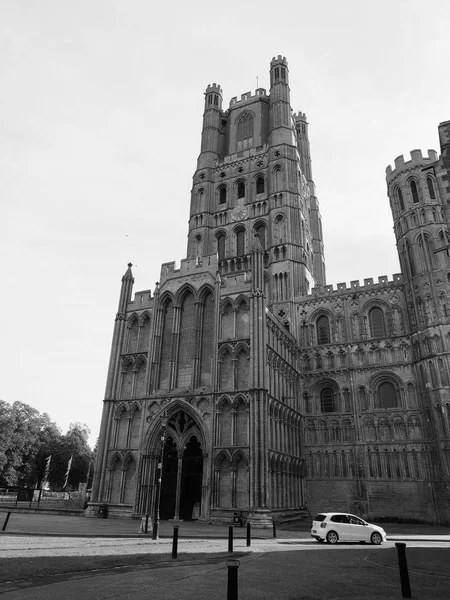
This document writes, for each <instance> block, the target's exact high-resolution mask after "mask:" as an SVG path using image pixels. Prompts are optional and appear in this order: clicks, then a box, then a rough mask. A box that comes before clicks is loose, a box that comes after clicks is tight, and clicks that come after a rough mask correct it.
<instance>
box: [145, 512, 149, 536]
mask: <svg viewBox="0 0 450 600" xmlns="http://www.w3.org/2000/svg"><path fill="white" fill-rule="evenodd" d="M149 518H150V515H149V514H148V513H147V514H146V515H145V527H144V533H148V520H149Z"/></svg>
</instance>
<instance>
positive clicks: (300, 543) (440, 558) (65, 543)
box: [0, 536, 450, 600]
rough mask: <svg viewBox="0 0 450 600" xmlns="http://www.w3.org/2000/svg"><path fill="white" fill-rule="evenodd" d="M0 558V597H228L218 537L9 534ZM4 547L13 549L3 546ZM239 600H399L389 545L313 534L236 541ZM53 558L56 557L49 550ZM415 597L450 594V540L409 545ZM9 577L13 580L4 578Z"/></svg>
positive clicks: (143, 599) (7, 599)
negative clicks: (325, 540)
mask: <svg viewBox="0 0 450 600" xmlns="http://www.w3.org/2000/svg"><path fill="white" fill-rule="evenodd" d="M2 542H3V543H2V547H1V549H0V550H1V552H0V555H1V556H2V558H0V597H1V600H48V599H59V598H64V599H65V600H66V599H67V600H72V599H75V598H76V599H77V600H79V598H83V599H84V600H110V599H118V600H128V599H132V600H152V599H158V600H175V599H181V600H194V599H195V600H202V599H208V600H209V599H214V600H221V599H222V598H223V599H224V600H225V598H226V597H227V565H226V560H227V558H229V557H230V555H228V554H227V552H224V551H223V548H222V542H219V541H218V540H205V541H201V540H190V541H187V540H186V541H183V543H182V544H180V548H179V557H178V559H177V560H172V559H171V556H170V552H171V543H170V541H169V540H161V541H159V542H157V543H155V542H153V544H151V543H149V542H147V541H146V540H139V539H131V540H130V539H128V540H127V539H120V540H117V539H116V540H114V539H108V540H105V539H97V540H94V539H90V540H86V539H82V538H70V539H68V538H48V537H47V538H40V537H33V538H31V537H25V536H8V537H3V538H2ZM6 542H7V543H8V548H5V547H4V543H6ZM235 550H236V552H235V553H234V554H233V556H232V557H233V558H235V557H237V558H239V560H240V567H239V570H238V575H239V600H264V599H271V600H312V599H314V600H319V599H320V600H337V599H339V600H340V599H346V600H347V599H353V598H356V599H359V598H365V599H367V600H375V599H376V600H378V599H384V600H386V599H391V598H392V599H394V598H395V599H397V598H398V599H401V597H402V596H401V588H400V578H399V572H398V563H397V551H396V549H395V547H394V543H393V542H387V543H386V544H383V545H382V546H378V547H372V546H369V545H359V544H342V545H338V546H328V545H323V544H317V543H315V542H313V541H309V540H283V541H280V540H278V542H277V541H275V540H257V541H255V542H254V543H252V546H251V548H250V549H248V548H246V547H245V542H242V543H240V544H239V545H238V546H235ZM49 554H50V555H51V556H49ZM407 559H408V567H409V574H410V581H411V589H412V595H413V598H414V599H415V600H417V599H419V600H420V599H423V600H425V599H427V600H430V599H432V600H441V599H445V600H448V598H449V597H450V593H449V590H450V571H449V569H448V565H449V564H450V545H449V543H448V542H447V543H444V542H437V541H434V542H430V541H423V542H420V541H415V542H412V541H411V542H410V543H408V544H407ZM8 582H9V583H8Z"/></svg>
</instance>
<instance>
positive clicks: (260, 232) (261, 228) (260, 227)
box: [255, 223, 266, 250]
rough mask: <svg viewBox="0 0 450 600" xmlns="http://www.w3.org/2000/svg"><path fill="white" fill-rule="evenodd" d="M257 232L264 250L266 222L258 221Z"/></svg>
mask: <svg viewBox="0 0 450 600" xmlns="http://www.w3.org/2000/svg"><path fill="white" fill-rule="evenodd" d="M255 233H256V234H257V236H258V241H259V243H260V245H261V248H262V249H263V250H265V249H266V225H265V224H264V223H258V224H257V225H256V227H255Z"/></svg>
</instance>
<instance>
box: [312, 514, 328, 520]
mask: <svg viewBox="0 0 450 600" xmlns="http://www.w3.org/2000/svg"><path fill="white" fill-rule="evenodd" d="M325 519H326V515H316V516H315V517H314V521H325Z"/></svg>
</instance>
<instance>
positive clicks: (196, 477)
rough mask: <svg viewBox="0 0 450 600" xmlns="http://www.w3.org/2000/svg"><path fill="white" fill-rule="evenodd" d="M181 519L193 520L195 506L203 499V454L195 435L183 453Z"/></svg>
mask: <svg viewBox="0 0 450 600" xmlns="http://www.w3.org/2000/svg"><path fill="white" fill-rule="evenodd" d="M181 473H182V475H181V498H180V519H183V520H185V521H186V520H189V519H191V518H192V510H193V508H194V504H196V503H197V502H198V503H200V501H201V499H202V477H203V452H202V448H201V446H200V442H199V441H198V440H197V438H196V436H195V435H193V436H192V437H191V439H190V440H189V442H188V443H187V444H186V447H185V449H184V452H183V462H182V471H181Z"/></svg>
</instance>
